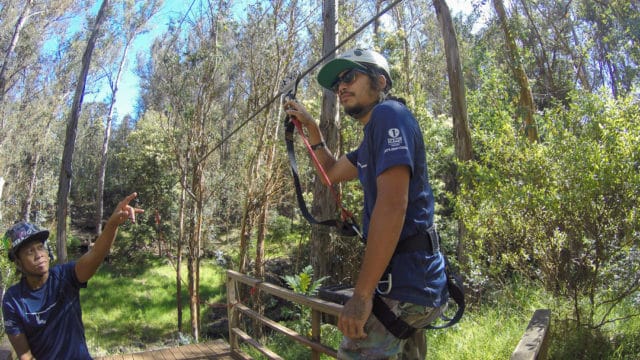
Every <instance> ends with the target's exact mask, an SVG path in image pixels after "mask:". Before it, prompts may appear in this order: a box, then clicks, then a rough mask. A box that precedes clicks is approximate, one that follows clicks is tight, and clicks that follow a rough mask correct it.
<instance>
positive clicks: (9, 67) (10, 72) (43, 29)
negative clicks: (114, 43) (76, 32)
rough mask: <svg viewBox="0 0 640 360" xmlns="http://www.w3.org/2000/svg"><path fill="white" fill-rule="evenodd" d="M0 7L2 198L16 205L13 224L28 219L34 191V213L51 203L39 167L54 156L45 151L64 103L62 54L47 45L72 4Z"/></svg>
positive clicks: (4, 3) (13, 3) (16, 3)
mask: <svg viewBox="0 0 640 360" xmlns="http://www.w3.org/2000/svg"><path fill="white" fill-rule="evenodd" d="M0 7H1V8H2V11H1V12H0V33H2V34H3V36H0V48H2V51H3V52H2V54H0V175H4V178H5V181H6V182H7V187H6V188H5V194H7V193H8V194H11V197H12V199H13V200H12V201H11V202H10V203H9V204H15V206H13V205H12V206H11V208H12V209H9V210H10V211H9V212H6V213H8V214H11V215H10V216H11V218H12V220H15V219H18V218H26V217H28V216H29V213H30V210H31V208H32V203H33V202H34V201H36V200H35V199H34V197H35V196H37V194H38V192H39V191H40V195H41V196H38V197H37V199H38V200H37V201H38V203H39V204H40V205H39V206H38V208H44V207H46V204H51V203H52V202H53V201H52V200H51V199H50V198H43V197H42V195H44V194H47V192H46V191H44V190H45V189H46V188H47V187H48V185H49V183H48V182H47V181H46V179H48V176H45V175H44V174H47V173H48V172H47V169H46V168H45V169H44V171H40V170H39V168H40V165H41V164H42V163H43V162H44V163H45V164H49V163H50V162H49V160H48V159H50V158H51V157H52V155H53V153H54V152H55V150H54V151H52V150H51V148H50V147H49V146H50V145H51V137H52V135H53V134H55V130H56V127H57V122H56V121H55V120H57V119H58V117H59V116H60V112H59V110H60V108H59V104H60V103H61V102H63V101H64V100H65V99H66V98H67V97H66V96H65V95H66V93H65V90H66V89H65V88H64V87H62V86H60V83H59V82H58V81H59V79H60V77H59V75H60V73H59V72H58V69H60V68H61V65H60V63H61V61H60V60H61V57H62V56H64V55H62V54H65V49H64V48H62V49H60V50H59V51H58V53H57V54H52V52H51V51H50V50H49V49H48V46H46V45H47V44H48V42H49V43H50V42H53V41H54V40H52V39H56V40H58V38H57V37H56V36H57V32H58V31H57V29H59V28H61V27H65V26H66V24H68V20H69V15H71V14H74V13H75V8H76V7H77V5H76V4H75V2H72V1H58V2H50V1H36V0H32V1H26V2H25V1H1V2H0ZM56 55H57V56H56ZM52 69H54V71H52ZM58 91H61V92H58ZM25 130H28V131H25ZM29 136H33V138H31V139H37V140H36V142H37V144H34V142H33V140H31V139H30V138H29ZM27 145H28V146H30V148H29V147H27ZM32 145H36V146H32ZM17 148H20V150H17ZM23 149H24V151H23ZM23 156H24V157H23ZM25 159H26V161H25ZM9 172H11V174H9ZM27 173H29V174H31V175H30V178H29V179H28V180H27V179H24V178H23V177H22V175H24V174H27ZM37 174H39V175H40V176H41V177H42V178H38V175H37ZM37 185H38V186H37ZM38 189H40V190H38ZM16 206H17V207H19V208H20V209H21V210H17V209H16V208H15V207H16ZM19 213H20V214H19Z"/></svg>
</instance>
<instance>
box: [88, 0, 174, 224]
mask: <svg viewBox="0 0 640 360" xmlns="http://www.w3.org/2000/svg"><path fill="white" fill-rule="evenodd" d="M162 3H163V1H162V0H146V1H144V2H139V1H136V2H133V1H123V2H122V3H121V4H118V5H119V6H114V8H113V10H114V13H117V14H118V15H115V14H114V15H113V20H112V21H111V22H110V23H109V25H110V31H109V32H110V33H111V34H112V36H113V38H112V41H111V43H110V44H109V45H108V46H110V47H113V51H114V53H115V54H114V62H113V65H112V66H105V69H104V70H105V75H106V78H107V80H108V83H109V89H110V93H109V98H108V104H109V106H108V107H109V110H108V111H107V115H106V122H105V128H104V137H103V141H102V151H101V161H100V166H99V167H98V171H97V173H98V175H97V180H98V181H97V183H98V184H97V189H96V212H95V232H96V235H99V234H100V232H101V230H102V216H103V209H104V196H103V195H104V181H105V180H104V178H105V172H106V168H107V152H108V150H109V138H110V136H111V123H112V121H113V116H114V105H115V101H116V96H117V94H118V87H119V84H120V80H121V79H122V75H123V72H124V71H125V65H126V64H127V59H128V54H129V50H130V49H131V47H132V45H133V42H134V41H135V39H136V38H137V37H138V36H139V35H141V34H143V33H145V32H146V31H147V27H148V25H147V24H148V22H149V20H150V19H151V18H152V17H153V16H154V15H155V14H156V13H157V12H158V10H159V9H160V6H162Z"/></svg>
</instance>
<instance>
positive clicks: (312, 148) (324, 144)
mask: <svg viewBox="0 0 640 360" xmlns="http://www.w3.org/2000/svg"><path fill="white" fill-rule="evenodd" d="M326 146H327V144H326V143H325V142H324V141H321V142H319V143H317V144H315V145H311V150H313V151H315V150H318V149H320V148H323V147H326Z"/></svg>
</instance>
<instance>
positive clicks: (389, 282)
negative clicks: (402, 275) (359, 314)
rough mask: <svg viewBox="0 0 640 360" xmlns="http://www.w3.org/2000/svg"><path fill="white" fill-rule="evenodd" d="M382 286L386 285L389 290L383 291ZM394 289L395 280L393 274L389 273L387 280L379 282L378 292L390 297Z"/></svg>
mask: <svg viewBox="0 0 640 360" xmlns="http://www.w3.org/2000/svg"><path fill="white" fill-rule="evenodd" d="M380 285H386V286H387V288H386V289H385V290H381V289H380ZM392 287H393V278H392V277H391V273H388V274H387V280H380V281H378V286H376V292H377V293H378V294H380V295H388V294H389V293H390V292H391V288H392Z"/></svg>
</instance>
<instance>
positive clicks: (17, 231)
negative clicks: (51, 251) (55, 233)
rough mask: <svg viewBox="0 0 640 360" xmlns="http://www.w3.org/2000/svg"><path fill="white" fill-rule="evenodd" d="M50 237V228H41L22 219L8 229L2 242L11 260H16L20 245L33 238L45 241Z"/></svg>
mask: <svg viewBox="0 0 640 360" xmlns="http://www.w3.org/2000/svg"><path fill="white" fill-rule="evenodd" d="M48 238H49V230H47V229H40V228H39V227H38V226H36V225H34V224H32V223H28V222H24V221H22V222H19V223H16V224H14V225H13V226H12V227H10V228H9V230H7V232H6V233H5V234H4V238H3V239H2V242H3V244H4V247H5V249H7V252H8V253H9V260H11V261H14V260H15V258H16V254H17V253H18V250H19V249H20V246H22V245H24V244H25V243H27V242H28V241H31V240H38V241H40V242H42V243H44V242H45V241H47V239H48Z"/></svg>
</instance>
